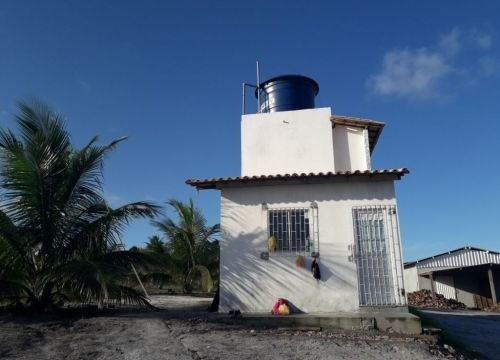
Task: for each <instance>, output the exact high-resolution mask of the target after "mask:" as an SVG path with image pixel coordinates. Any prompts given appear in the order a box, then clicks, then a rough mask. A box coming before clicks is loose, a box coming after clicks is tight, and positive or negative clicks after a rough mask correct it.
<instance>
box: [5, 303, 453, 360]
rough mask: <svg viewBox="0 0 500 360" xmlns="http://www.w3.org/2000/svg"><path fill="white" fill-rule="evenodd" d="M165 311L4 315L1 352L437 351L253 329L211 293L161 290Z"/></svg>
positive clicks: (164, 355)
mask: <svg viewBox="0 0 500 360" xmlns="http://www.w3.org/2000/svg"><path fill="white" fill-rule="evenodd" d="M153 303H155V304H156V305H157V306H158V307H160V308H162V310H159V311H151V310H140V309H120V310H114V311H111V312H109V311H108V312H107V313H105V314H101V315H98V316H93V317H77V318H72V319H63V320H61V319H53V318H52V319H51V318H38V319H37V320H33V319H29V318H23V317H13V316H10V315H9V316H7V315H5V316H0V358H2V359H37V360H38V359H92V360H97V359H111V360H115V359H126V360H128V359H252V360H255V359H259V360H264V359H315V360H320V359H360V360H364V359H437V358H442V357H443V355H440V354H439V351H438V349H437V348H436V347H435V346H434V345H433V343H434V341H433V339H431V338H427V339H424V338H421V337H420V338H412V337H394V336H388V335H387V334H382V333H379V332H321V331H297V330H291V329H277V330H269V329H268V330H265V329H251V328H243V327H239V326H232V325H225V324H221V323H218V322H215V321H214V315H211V314H209V313H208V312H206V311H205V309H206V308H207V306H208V304H209V303H210V300H209V299H203V298H189V297H179V296H156V297H155V298H154V300H153ZM433 353H434V354H433Z"/></svg>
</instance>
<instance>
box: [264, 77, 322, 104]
mask: <svg viewBox="0 0 500 360" xmlns="http://www.w3.org/2000/svg"><path fill="white" fill-rule="evenodd" d="M257 91H258V92H259V106H260V112H276V111H290V110H302V109H314V98H315V97H316V95H318V92H319V86H318V83H317V82H316V81H314V80H313V79H311V78H308V77H306V76H302V75H282V76H277V77H274V78H272V79H269V80H267V81H264V82H263V83H262V84H260V85H259V88H258V89H256V90H255V96H257Z"/></svg>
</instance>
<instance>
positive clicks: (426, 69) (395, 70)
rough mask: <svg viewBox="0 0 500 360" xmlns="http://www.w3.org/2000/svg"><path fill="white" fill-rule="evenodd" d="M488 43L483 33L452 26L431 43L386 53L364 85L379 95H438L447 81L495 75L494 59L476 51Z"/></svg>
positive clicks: (471, 80)
mask: <svg viewBox="0 0 500 360" xmlns="http://www.w3.org/2000/svg"><path fill="white" fill-rule="evenodd" d="M492 46H493V38H492V37H491V35H489V34H487V33H481V32H478V31H477V30H470V31H462V30H460V29H458V28H454V29H452V30H451V31H450V32H448V33H446V34H443V35H441V36H440V37H439V39H438V41H437V43H436V44H435V45H432V46H427V47H421V48H413V49H412V48H404V49H395V50H391V51H388V52H386V53H385V55H384V57H383V60H382V68H381V70H380V71H379V72H378V73H376V74H373V75H371V76H370V77H369V79H368V81H367V85H368V87H369V88H370V89H371V90H372V91H373V92H374V93H375V94H377V95H381V96H399V97H408V98H410V97H411V98H431V97H441V96H442V95H440V94H442V93H446V91H443V90H444V88H445V87H447V86H448V87H449V86H450V82H453V81H457V80H458V81H459V83H460V82H461V83H462V84H463V85H466V84H471V83H475V82H476V80H477V79H478V78H480V77H484V76H492V75H494V74H496V73H497V72H498V71H499V62H498V60H496V59H495V58H493V57H489V56H485V55H486V54H484V53H482V55H481V57H479V55H480V54H478V53H477V52H478V48H480V49H481V50H483V51H488V49H490V48H491V47H492ZM462 55H464V56H462Z"/></svg>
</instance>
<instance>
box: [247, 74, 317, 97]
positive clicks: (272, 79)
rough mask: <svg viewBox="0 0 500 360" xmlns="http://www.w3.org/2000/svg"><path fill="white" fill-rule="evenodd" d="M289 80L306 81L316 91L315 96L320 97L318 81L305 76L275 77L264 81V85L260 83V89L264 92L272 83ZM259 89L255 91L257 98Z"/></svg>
mask: <svg viewBox="0 0 500 360" xmlns="http://www.w3.org/2000/svg"><path fill="white" fill-rule="evenodd" d="M287 80H292V81H297V80H298V81H304V82H308V83H309V84H310V85H311V86H312V88H313V90H314V96H316V95H318V92H319V85H318V83H317V82H316V81H314V80H313V79H311V78H309V77H307V76H303V75H280V76H276V77H273V78H271V79H268V80H266V81H264V82H263V83H260V84H259V89H261V90H263V89H264V88H265V87H266V86H267V85H268V84H271V83H274V82H279V81H287ZM259 89H255V97H257V91H258V90H259Z"/></svg>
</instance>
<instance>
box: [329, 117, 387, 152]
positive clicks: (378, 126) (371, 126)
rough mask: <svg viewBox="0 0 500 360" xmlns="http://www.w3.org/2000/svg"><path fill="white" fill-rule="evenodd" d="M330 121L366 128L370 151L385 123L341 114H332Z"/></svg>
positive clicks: (373, 147) (336, 123)
mask: <svg viewBox="0 0 500 360" xmlns="http://www.w3.org/2000/svg"><path fill="white" fill-rule="evenodd" d="M330 121H331V122H332V123H333V126H335V125H344V126H353V127H360V128H363V129H368V141H369V143H370V153H372V152H373V150H374V149H375V145H377V141H378V138H379V136H380V134H381V133H382V129H383V128H384V126H385V124H384V123H383V122H380V121H374V120H369V119H361V118H356V117H350V116H343V115H332V116H331V117H330Z"/></svg>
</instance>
